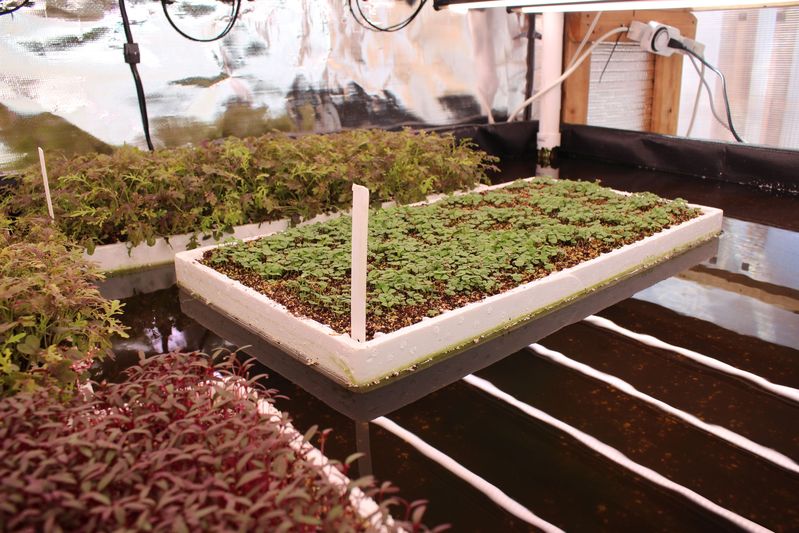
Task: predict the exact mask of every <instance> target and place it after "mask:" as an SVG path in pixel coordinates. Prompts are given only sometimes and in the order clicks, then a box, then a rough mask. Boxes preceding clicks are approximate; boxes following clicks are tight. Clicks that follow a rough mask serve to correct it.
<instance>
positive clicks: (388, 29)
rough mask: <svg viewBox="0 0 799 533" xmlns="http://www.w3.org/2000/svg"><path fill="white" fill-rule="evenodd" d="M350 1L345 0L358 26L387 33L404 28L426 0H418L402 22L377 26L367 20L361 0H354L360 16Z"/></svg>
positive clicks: (420, 9)
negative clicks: (414, 7)
mask: <svg viewBox="0 0 799 533" xmlns="http://www.w3.org/2000/svg"><path fill="white" fill-rule="evenodd" d="M352 2H353V0H347V7H349V9H350V14H351V15H352V18H354V19H355V22H357V23H358V25H359V26H361V27H363V28H366V29H367V30H369V31H375V32H381V33H389V32H395V31H399V30H401V29H404V28H405V27H406V26H407V25H408V24H410V23H411V22H413V21H414V19H416V17H418V16H419V13H421V11H422V8H423V7H424V5H425V4H426V3H427V0H419V5H418V6H417V8H416V10H415V11H414V12H413V13H411V14H410V16H409V17H408V18H406V19H405V20H403V21H402V22H397V23H396V24H391V25H389V26H378V25H377V24H375V23H373V22H372V21H371V20H369V17H367V16H366V13H364V12H363V8H362V7H361V0H355V7H356V8H357V9H358V14H360V18H358V15H356V14H355V9H353V7H352Z"/></svg>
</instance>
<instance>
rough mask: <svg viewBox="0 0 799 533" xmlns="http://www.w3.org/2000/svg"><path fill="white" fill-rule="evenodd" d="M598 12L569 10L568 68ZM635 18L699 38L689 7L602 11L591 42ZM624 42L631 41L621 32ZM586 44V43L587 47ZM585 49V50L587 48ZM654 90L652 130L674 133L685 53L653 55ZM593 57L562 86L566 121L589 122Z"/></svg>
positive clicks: (565, 51)
mask: <svg viewBox="0 0 799 533" xmlns="http://www.w3.org/2000/svg"><path fill="white" fill-rule="evenodd" d="M595 16H596V14H595V13H567V14H566V20H565V25H564V37H563V38H564V43H563V66H564V69H565V68H566V66H567V64H568V62H569V60H570V59H571V57H572V55H573V54H574V52H575V50H576V49H577V46H578V45H579V43H580V41H582V39H583V37H584V36H585V34H586V32H587V31H588V28H589V27H590V25H591V22H592V21H593V20H594V17H595ZM633 20H638V21H641V22H648V21H650V20H656V21H658V22H661V23H663V24H667V25H669V26H674V27H675V28H677V29H679V30H680V33H681V34H682V35H684V36H686V37H689V38H691V39H693V38H695V37H696V17H695V16H694V15H693V14H691V13H690V12H689V11H688V10H681V11H680V10H662V11H643V10H642V11H611V12H606V13H603V14H602V16H601V17H600V19H599V22H598V23H597V25H596V27H595V28H594V30H593V31H592V32H591V36H590V37H589V40H588V45H590V44H591V43H593V42H595V41H596V40H597V39H598V38H599V37H601V36H602V35H604V34H605V33H607V32H609V31H610V30H612V29H614V28H618V27H620V26H629V25H630V23H631V22H632V21H633ZM621 42H632V41H630V40H629V39H627V37H626V34H622V37H621ZM588 45H587V46H588ZM584 50H585V49H584ZM654 61H655V72H654V90H653V96H652V116H651V127H650V129H651V131H653V132H655V133H664V134H669V135H674V134H676V133H677V121H678V119H679V109H680V88H681V85H682V61H683V58H682V55H677V54H675V55H673V56H671V57H663V56H654ZM590 62H591V58H590V57H589V58H587V59H586V61H585V63H583V65H582V66H581V67H580V68H579V69H577V70H576V71H575V72H574V74H572V76H571V77H569V79H567V80H566V81H565V82H564V83H563V86H562V91H563V109H562V112H561V119H562V121H563V122H564V123H570V124H586V123H587V120H588V101H589V90H590V89H589V87H590V81H591V67H590Z"/></svg>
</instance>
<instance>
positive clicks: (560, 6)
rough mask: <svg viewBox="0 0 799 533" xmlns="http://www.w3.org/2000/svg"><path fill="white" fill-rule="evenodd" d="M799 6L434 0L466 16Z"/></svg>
mask: <svg viewBox="0 0 799 533" xmlns="http://www.w3.org/2000/svg"><path fill="white" fill-rule="evenodd" d="M795 5H799V2H797V0H615V1H606V0H580V1H575V0H434V1H433V7H435V9H449V10H451V11H455V12H460V13H465V12H467V11H469V10H471V9H488V8H508V9H515V8H523V9H522V12H524V13H545V12H553V11H554V12H563V13H566V12H574V11H632V10H642V9H693V10H697V11H699V10H718V9H746V8H757V7H780V6H795Z"/></svg>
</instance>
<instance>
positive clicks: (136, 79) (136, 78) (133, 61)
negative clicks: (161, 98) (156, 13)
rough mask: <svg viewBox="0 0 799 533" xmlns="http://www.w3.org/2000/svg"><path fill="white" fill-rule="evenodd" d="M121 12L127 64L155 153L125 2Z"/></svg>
mask: <svg viewBox="0 0 799 533" xmlns="http://www.w3.org/2000/svg"><path fill="white" fill-rule="evenodd" d="M119 11H120V13H121V14H122V26H123V28H125V38H126V40H127V45H126V49H125V62H126V63H128V64H129V65H130V72H131V74H133V83H134V85H136V97H137V99H138V100H139V112H140V113H141V124H142V128H144V139H145V140H146V141H147V148H149V149H150V151H153V150H154V148H153V141H152V140H151V139H150V121H149V120H148V119H147V99H146V98H145V96H144V87H142V83H141V77H140V76H139V69H138V68H136V63H138V47H137V46H136V43H134V42H133V34H132V33H131V31H130V21H129V20H128V12H127V10H126V9H125V0H119ZM134 50H135V51H134ZM131 53H135V54H136V57H135V58H132V57H131Z"/></svg>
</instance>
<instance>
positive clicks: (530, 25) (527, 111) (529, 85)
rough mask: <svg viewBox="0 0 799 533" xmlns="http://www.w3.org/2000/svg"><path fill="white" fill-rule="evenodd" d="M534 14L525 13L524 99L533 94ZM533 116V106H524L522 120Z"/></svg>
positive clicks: (528, 119) (527, 119)
mask: <svg viewBox="0 0 799 533" xmlns="http://www.w3.org/2000/svg"><path fill="white" fill-rule="evenodd" d="M534 73H535V14H534V13H531V14H529V15H527V74H526V76H525V78H526V79H525V84H524V99H525V101H526V100H527V99H528V98H530V97H531V96H533V86H534V85H535V74H534ZM532 117H533V106H529V105H528V106H526V107H525V108H524V120H526V121H528V122H529V121H530V119H532Z"/></svg>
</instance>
